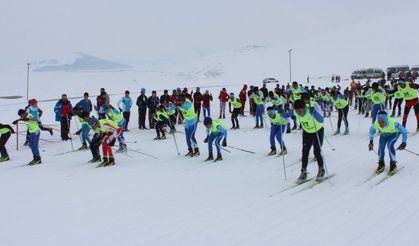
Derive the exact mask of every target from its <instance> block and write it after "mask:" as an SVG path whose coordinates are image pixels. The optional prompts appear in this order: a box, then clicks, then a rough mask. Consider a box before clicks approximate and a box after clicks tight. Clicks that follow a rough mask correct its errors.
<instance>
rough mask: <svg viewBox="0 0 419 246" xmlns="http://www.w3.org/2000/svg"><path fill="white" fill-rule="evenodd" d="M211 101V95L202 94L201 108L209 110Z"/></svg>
mask: <svg viewBox="0 0 419 246" xmlns="http://www.w3.org/2000/svg"><path fill="white" fill-rule="evenodd" d="M211 101H212V95H211V94H204V96H203V98H202V102H203V103H202V106H203V107H204V108H209V107H210V102H211Z"/></svg>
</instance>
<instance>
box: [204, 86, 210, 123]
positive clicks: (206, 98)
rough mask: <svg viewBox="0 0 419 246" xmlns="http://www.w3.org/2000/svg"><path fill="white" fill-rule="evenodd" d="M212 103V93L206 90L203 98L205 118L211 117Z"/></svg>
mask: <svg viewBox="0 0 419 246" xmlns="http://www.w3.org/2000/svg"><path fill="white" fill-rule="evenodd" d="M211 102H212V95H211V93H210V92H209V91H208V90H206V91H205V93H204V96H203V101H202V109H203V111H204V112H203V115H204V118H205V117H211Z"/></svg>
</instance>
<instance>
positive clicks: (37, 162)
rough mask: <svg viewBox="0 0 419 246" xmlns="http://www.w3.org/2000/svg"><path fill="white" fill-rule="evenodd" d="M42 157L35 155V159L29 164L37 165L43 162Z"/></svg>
mask: <svg viewBox="0 0 419 246" xmlns="http://www.w3.org/2000/svg"><path fill="white" fill-rule="evenodd" d="M41 163H42V161H41V157H34V158H33V160H32V161H31V162H29V163H28V165H31V166H33V165H37V164H41Z"/></svg>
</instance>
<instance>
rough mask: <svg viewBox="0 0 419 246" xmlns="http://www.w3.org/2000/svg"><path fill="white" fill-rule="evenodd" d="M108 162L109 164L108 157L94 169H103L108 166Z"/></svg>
mask: <svg viewBox="0 0 419 246" xmlns="http://www.w3.org/2000/svg"><path fill="white" fill-rule="evenodd" d="M108 162H109V160H108V157H103V161H102V162H101V163H100V164H99V165H97V166H96V167H104V166H106V165H107V164H108Z"/></svg>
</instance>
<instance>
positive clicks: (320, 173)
mask: <svg viewBox="0 0 419 246" xmlns="http://www.w3.org/2000/svg"><path fill="white" fill-rule="evenodd" d="M325 174H326V170H324V168H323V167H319V171H318V172H317V176H316V181H322V180H323V179H324V175H325Z"/></svg>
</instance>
